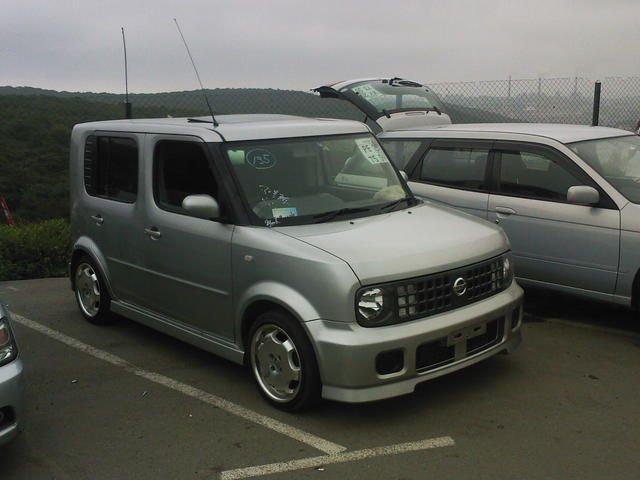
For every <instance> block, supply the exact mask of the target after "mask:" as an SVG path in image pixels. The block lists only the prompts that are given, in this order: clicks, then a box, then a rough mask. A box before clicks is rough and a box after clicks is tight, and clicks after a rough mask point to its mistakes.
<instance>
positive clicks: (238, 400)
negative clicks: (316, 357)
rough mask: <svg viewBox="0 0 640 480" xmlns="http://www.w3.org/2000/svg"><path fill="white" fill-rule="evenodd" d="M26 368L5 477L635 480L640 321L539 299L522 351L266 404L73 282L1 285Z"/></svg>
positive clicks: (639, 440) (241, 377) (0, 462)
mask: <svg viewBox="0 0 640 480" xmlns="http://www.w3.org/2000/svg"><path fill="white" fill-rule="evenodd" d="M0 299H1V300H2V301H3V302H4V303H7V304H9V309H10V310H11V312H12V314H14V315H15V317H16V322H15V330H16V333H17V337H18V341H19V346H20V353H21V356H22V358H23V361H24V363H25V368H26V392H25V415H24V418H23V420H24V422H23V425H22V430H21V432H20V434H19V435H18V437H17V438H16V439H15V440H14V441H13V442H11V443H9V444H7V445H5V446H4V447H0V479H2V480H14V479H16V480H18V479H19V480H39V479H92V480H93V479H96V480H98V479H109V480H113V479H136V480H145V479H153V480H162V479H212V480H213V479H218V478H222V479H227V480H230V479H233V478H267V479H298V478H313V479H367V480H378V479H380V480H382V479H397V480H400V479H403V480H405V479H431V478H434V479H435V478H439V479H445V478H446V479H465V480H468V479H470V478H473V479H492V480H494V479H568V478H571V479H573V478H576V479H577V478H579V479H585V480H586V479H605V478H606V479H640V455H638V451H639V449H638V445H639V444H640V371H639V368H638V367H639V366H640V314H637V313H634V312H630V311H627V310H625V309H622V308H618V307H612V306H608V305H602V304H596V303H592V302H585V301H583V300H577V299H574V298H570V297H564V296H559V295H551V294H547V293H544V292H527V297H526V312H527V313H526V315H525V324H524V326H523V329H524V330H523V335H524V342H523V344H522V346H521V347H520V349H519V350H518V351H517V352H515V353H514V354H512V355H498V356H496V357H493V358H492V359H489V360H487V361H485V362H482V363H480V364H477V365H475V366H472V367H470V368H467V369H463V370H461V371H459V372H456V373H454V374H452V375H448V376H445V377H442V378H439V379H436V380H433V381H430V382H427V383H424V384H422V385H420V386H419V387H418V389H417V390H416V392H415V393H414V394H412V395H407V396H404V397H401V398H396V399H391V400H385V401H382V402H376V403H371V404H360V405H348V404H341V403H336V402H328V401H324V402H322V403H321V404H320V405H319V406H318V407H317V408H315V409H313V410H311V411H308V412H304V413H298V414H289V413H284V412H281V411H278V410H275V409H273V408H271V407H270V406H269V405H267V404H266V403H265V402H264V401H263V400H262V398H261V397H260V395H259V394H258V392H257V390H256V389H255V387H254V385H253V382H252V380H251V377H250V376H249V373H248V372H247V371H246V370H245V369H243V368H242V367H240V366H237V365H235V364H232V363H230V362H228V361H225V360H223V359H220V358H218V357H215V356H214V355H211V354H208V353H206V352H204V351H202V350H199V349H197V348H195V347H192V346H190V345H187V344H185V343H183V342H180V341H178V340H175V339H173V338H171V337H168V336H166V335H163V334H161V333H158V332H155V331H154V330H151V329H149V328H147V327H144V326H142V325H139V324H136V323H135V322H132V321H130V320H127V319H124V318H119V319H118V320H117V321H116V322H115V323H114V324H113V325H110V326H103V327H96V326H93V325H90V324H88V323H87V322H85V321H84V320H83V318H82V317H81V315H80V313H79V312H78V310H77V307H76V304H75V301H74V299H73V295H72V292H71V291H70V289H69V285H68V280H67V279H42V280H28V281H18V282H2V283H0Z"/></svg>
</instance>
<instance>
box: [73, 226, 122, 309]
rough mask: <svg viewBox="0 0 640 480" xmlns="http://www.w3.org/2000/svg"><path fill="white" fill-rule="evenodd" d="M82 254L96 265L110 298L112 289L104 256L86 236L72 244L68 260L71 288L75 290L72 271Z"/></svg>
mask: <svg viewBox="0 0 640 480" xmlns="http://www.w3.org/2000/svg"><path fill="white" fill-rule="evenodd" d="M83 256H86V257H89V258H90V259H91V260H92V261H93V262H94V263H95V265H96V267H97V268H98V270H99V271H100V275H101V276H102V278H103V279H104V283H105V285H106V287H107V291H108V292H109V295H110V296H111V298H114V296H113V289H112V288H111V282H110V276H109V270H108V269H107V264H106V260H105V258H104V256H103V255H102V254H101V253H100V250H99V249H98V248H97V246H96V245H95V243H93V242H92V241H91V240H89V239H87V238H81V239H79V240H78V241H77V242H76V244H75V245H74V246H73V249H72V252H71V261H70V262H69V278H70V280H71V289H72V290H74V291H75V288H76V285H75V276H74V273H73V272H74V271H75V267H76V265H77V264H78V261H79V260H80V258H82V257H83Z"/></svg>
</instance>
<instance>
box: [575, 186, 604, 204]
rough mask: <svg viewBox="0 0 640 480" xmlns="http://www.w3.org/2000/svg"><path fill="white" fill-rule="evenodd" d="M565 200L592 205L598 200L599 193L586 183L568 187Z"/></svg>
mask: <svg viewBox="0 0 640 480" xmlns="http://www.w3.org/2000/svg"><path fill="white" fill-rule="evenodd" d="M567 201H569V202H571V203H577V204H579V205H594V204H596V203H598V202H599V201H600V194H599V193H598V191H597V190H596V189H595V188H593V187H588V186H586V185H580V186H574V187H569V190H567Z"/></svg>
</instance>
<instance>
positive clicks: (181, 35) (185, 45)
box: [173, 18, 218, 127]
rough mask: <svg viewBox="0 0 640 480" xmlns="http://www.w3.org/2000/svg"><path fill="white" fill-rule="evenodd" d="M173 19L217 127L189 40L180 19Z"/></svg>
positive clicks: (214, 124)
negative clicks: (184, 33) (186, 38)
mask: <svg viewBox="0 0 640 480" xmlns="http://www.w3.org/2000/svg"><path fill="white" fill-rule="evenodd" d="M173 21H174V22H176V27H178V33H179V34H180V37H181V38H182V43H184V48H186V49H187V54H188V55H189V59H190V60H191V65H193V70H194V71H195V72H196V77H197V78H198V83H199V84H200V90H202V96H203V97H204V101H205V102H206V104H207V108H208V109H209V113H210V114H211V119H212V120H213V126H214V127H217V126H218V121H217V120H216V117H215V116H214V115H213V109H212V108H211V105H210V104H209V99H208V98H207V93H206V92H205V90H204V86H203V85H202V80H200V74H199V73H198V68H197V67H196V62H194V61H193V56H192V55H191V51H190V50H189V45H187V41H186V40H185V39H184V35H183V34H182V30H181V29H180V24H179V23H178V20H176V19H175V18H174V19H173Z"/></svg>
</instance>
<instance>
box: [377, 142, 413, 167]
mask: <svg viewBox="0 0 640 480" xmlns="http://www.w3.org/2000/svg"><path fill="white" fill-rule="evenodd" d="M421 143H422V142H421V141H419V140H382V145H384V148H385V149H386V150H387V153H388V154H389V156H390V157H391V160H393V163H395V164H396V167H398V169H400V170H403V169H404V168H405V167H406V166H407V163H409V160H411V157H413V155H414V154H415V153H416V152H417V151H418V148H419V147H420V144H421ZM407 173H409V172H407Z"/></svg>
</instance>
